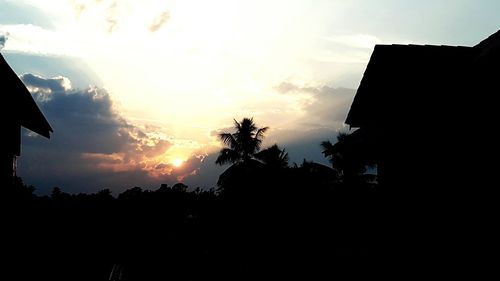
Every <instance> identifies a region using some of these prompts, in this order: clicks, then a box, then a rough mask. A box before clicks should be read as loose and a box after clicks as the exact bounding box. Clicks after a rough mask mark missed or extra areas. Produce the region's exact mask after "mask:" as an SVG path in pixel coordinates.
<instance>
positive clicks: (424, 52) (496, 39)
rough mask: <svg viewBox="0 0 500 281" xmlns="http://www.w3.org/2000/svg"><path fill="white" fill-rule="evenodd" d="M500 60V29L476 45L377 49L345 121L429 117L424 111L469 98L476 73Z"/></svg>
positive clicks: (360, 123)
mask: <svg viewBox="0 0 500 281" xmlns="http://www.w3.org/2000/svg"><path fill="white" fill-rule="evenodd" d="M499 60H500V31H498V32H496V33H494V34H493V35H491V36H490V37H488V38H487V39H485V40H483V41H482V42H480V43H479V44H478V45H476V46H474V47H465V46H446V45H440V46H436V45H376V46H375V49H374V50H373V53H372V56H371V58H370V61H369V63H368V65H367V67H366V70H365V73H364V75H363V78H362V80H361V83H360V85H359V88H358V90H357V92H356V96H355V97H354V100H353V103H352V105H351V109H350V111H349V113H348V116H347V119H346V122H345V123H346V124H348V125H350V126H351V127H361V126H366V125H368V126H371V125H374V124H380V123H381V122H389V123H391V122H392V123H393V122H394V121H396V120H398V118H402V117H403V116H406V118H409V115H411V114H413V115H419V114H420V115H421V116H423V115H425V114H429V112H425V111H424V110H423V109H424V108H426V109H427V110H429V109H431V110H432V109H433V107H434V108H436V109H437V108H438V107H441V108H442V107H448V106H451V105H452V103H453V100H454V99H458V98H462V99H463V98H464V97H459V96H458V95H464V91H463V87H464V85H466V86H469V87H470V86H471V85H468V84H467V81H468V80H470V74H471V72H470V71H472V70H471V69H473V68H474V67H476V68H477V67H479V68H481V67H483V68H484V67H492V66H494V65H496V64H497V62H498V61H499ZM419 107H420V108H419ZM440 112H444V111H440ZM403 118H404V117H403ZM413 118H418V117H417V116H414V117H413ZM435 121H436V122H439V121H440V120H435Z"/></svg>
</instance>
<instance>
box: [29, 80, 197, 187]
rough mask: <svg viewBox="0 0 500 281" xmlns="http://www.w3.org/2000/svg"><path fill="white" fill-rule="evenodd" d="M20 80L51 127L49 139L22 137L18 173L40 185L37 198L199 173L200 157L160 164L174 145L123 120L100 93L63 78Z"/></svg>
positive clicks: (106, 95) (152, 182)
mask: <svg viewBox="0 0 500 281" xmlns="http://www.w3.org/2000/svg"><path fill="white" fill-rule="evenodd" d="M21 79H22V80H23V82H24V83H25V85H26V86H27V88H28V89H29V90H30V91H31V92H32V94H33V96H34V97H35V100H36V101H37V103H38V104H39V106H40V108H41V110H42V112H43V113H44V114H45V116H46V118H47V120H49V122H50V124H51V126H52V127H53V128H54V133H53V135H52V137H51V139H50V140H46V139H44V138H40V137H37V136H36V135H35V134H24V136H23V152H22V156H21V157H20V162H19V174H20V176H22V177H23V178H25V180H26V181H27V182H30V181H36V182H37V183H39V184H37V187H38V188H39V189H40V191H41V193H44V192H45V193H46V192H48V191H49V189H51V188H52V187H54V186H60V187H62V188H64V189H65V190H68V191H70V192H93V191H96V190H98V189H100V188H104V187H107V188H112V189H114V190H115V191H121V190H123V189H125V188H130V187H132V186H134V185H137V186H144V187H152V186H153V187H154V186H159V184H160V183H170V184H172V183H175V182H177V181H179V180H183V179H184V178H185V177H187V176H192V175H195V174H197V173H198V170H199V167H200V164H201V163H202V162H203V157H200V156H199V155H193V156H191V157H190V158H188V159H187V160H186V161H185V164H184V165H183V166H182V167H179V168H176V167H173V166H172V165H171V164H168V163H165V161H166V159H165V157H164V155H165V154H166V153H168V152H169V150H170V149H172V147H174V146H175V145H176V142H177V140H175V139H173V138H172V137H167V136H165V135H164V133H163V132H161V131H159V130H154V129H159V128H154V127H148V128H145V127H140V126H138V125H135V124H132V123H130V122H129V121H127V120H126V119H125V118H123V117H122V116H121V114H120V113H119V112H118V111H117V110H116V109H115V105H114V103H113V100H112V98H111V96H110V95H109V93H108V92H106V91H105V90H104V89H100V88H96V87H89V88H86V89H73V88H72V87H71V82H70V81H69V79H67V78H66V77H54V78H44V77H41V76H36V75H33V74H24V75H22V76H21Z"/></svg>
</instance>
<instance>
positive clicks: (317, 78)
mask: <svg viewBox="0 0 500 281" xmlns="http://www.w3.org/2000/svg"><path fill="white" fill-rule="evenodd" d="M498 11H500V1H496V0H491V1H487V0H441V1H435V0H434V1H430V0H421V1H412V0H287V1H284V0H283V1H282V0H266V1H263V0H262V1H261V0H252V1H247V0H242V1H234V0H232V1H231V0H212V1H202V0H200V1H191V0H161V1H160V0H158V1H155V0H86V1H85V0H43V1H40V0H38V1H35V0H32V1H20V0H12V1H10V0H0V48H2V54H3V55H4V57H5V58H6V60H7V61H8V62H9V64H10V65H11V67H12V68H13V69H14V70H15V71H16V73H17V74H18V75H20V76H21V78H22V80H23V82H24V83H25V84H26V86H27V87H28V89H29V90H30V91H31V92H32V93H33V94H34V96H35V98H36V100H37V103H38V104H39V106H40V107H41V109H42V111H43V112H44V114H45V115H46V117H47V119H48V120H49V122H50V123H51V125H52V127H53V128H54V134H53V137H52V138H51V139H50V140H45V139H43V138H41V137H37V136H35V135H33V134H31V133H29V132H24V135H23V149H22V156H21V157H20V158H19V160H18V174H19V175H20V176H21V177H22V178H23V179H24V180H25V182H27V183H28V184H33V185H35V187H37V190H38V192H39V193H42V194H43V193H47V192H49V191H50V190H51V189H52V187H54V186H59V187H61V188H62V189H63V190H66V191H68V192H94V191H96V190H99V189H102V188H111V189H112V190H114V191H115V192H119V191H122V190H124V189H126V188H130V187H133V186H143V187H148V188H155V187H158V186H159V184H160V183H168V184H174V183H176V182H178V181H183V182H185V183H186V184H188V185H189V186H191V187H196V186H201V187H206V188H209V187H214V186H215V182H216V180H217V177H218V175H219V174H220V173H221V172H222V171H223V170H224V169H225V168H227V166H224V167H216V166H215V164H214V160H215V157H216V153H217V151H218V150H219V149H220V147H221V146H220V145H221V144H220V143H219V142H218V140H217V138H216V136H217V133H218V132H221V131H228V130H230V129H229V128H230V127H231V126H232V124H233V118H234V119H237V120H241V118H243V117H254V120H255V122H256V123H257V124H258V125H260V126H269V127H270V131H269V133H268V135H267V137H266V142H265V144H264V146H267V145H272V144H274V143H278V144H279V145H280V146H282V147H285V148H286V150H287V151H288V152H289V154H290V158H291V162H292V163H293V162H296V163H299V164H300V163H301V162H302V160H303V159H307V160H313V161H317V162H320V163H324V164H328V162H327V161H326V160H325V159H324V158H323V156H322V155H321V149H320V147H319V143H320V142H321V141H322V140H326V139H330V140H334V139H335V135H336V133H337V132H338V131H339V130H347V128H346V127H344V126H343V121H344V119H345V116H346V113H347V111H348V109H349V105H350V103H351V101H352V98H353V96H354V93H355V89H356V88H357V86H358V84H359V81H360V80H361V77H362V75H363V71H364V69H365V67H366V64H367V62H368V60H369V58H370V54H371V52H372V50H373V47H374V45H375V44H393V43H399V44H437V45H464V46H473V45H475V44H477V43H478V42H480V41H481V40H483V39H484V38H486V37H488V36H489V35H490V34H492V33H494V32H496V31H497V30H498V29H500V15H499V14H498ZM4 94H8V93H4Z"/></svg>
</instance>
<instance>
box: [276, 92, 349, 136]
mask: <svg viewBox="0 0 500 281" xmlns="http://www.w3.org/2000/svg"><path fill="white" fill-rule="evenodd" d="M274 88H275V90H276V91H277V92H279V93H281V94H286V95H305V96H307V97H308V98H306V99H303V102H302V104H301V107H302V110H303V111H304V118H303V119H302V123H303V124H307V125H312V126H314V127H323V126H326V125H328V126H330V127H332V126H333V127H341V126H342V124H343V123H344V121H345V118H346V117H347V112H348V111H349V107H350V104H351V103H352V99H353V98H354V95H355V90H353V89H348V88H332V87H330V86H326V85H320V86H301V85H297V84H294V83H291V82H282V83H280V84H279V85H278V86H276V87H274Z"/></svg>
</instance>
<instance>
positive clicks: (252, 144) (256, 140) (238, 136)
mask: <svg viewBox="0 0 500 281" xmlns="http://www.w3.org/2000/svg"><path fill="white" fill-rule="evenodd" d="M234 128H235V129H236V132H235V133H232V134H231V133H221V134H219V139H220V140H221V141H222V142H223V143H224V144H225V145H226V146H227V147H225V148H223V149H221V151H220V153H219V157H217V160H215V163H216V164H219V165H224V164H228V163H233V164H235V163H248V162H249V161H250V160H251V159H253V158H255V154H256V153H257V152H258V151H259V150H260V146H261V144H262V138H263V137H264V134H265V133H266V131H267V130H268V129H269V127H263V128H258V127H257V125H256V124H255V123H254V122H253V118H243V120H242V121H241V122H238V121H236V120H234Z"/></svg>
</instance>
